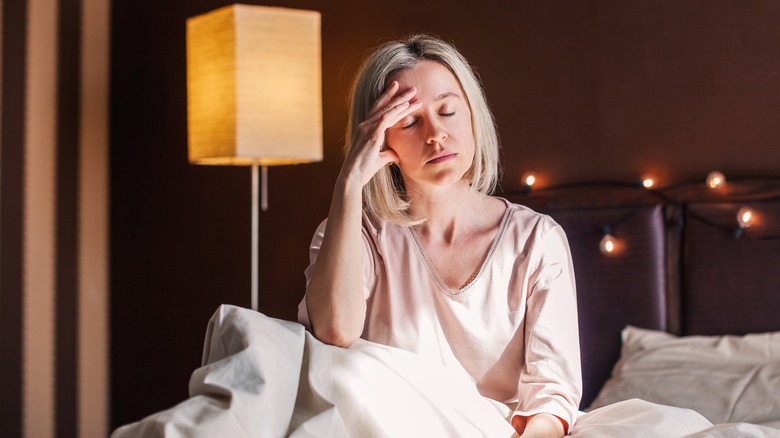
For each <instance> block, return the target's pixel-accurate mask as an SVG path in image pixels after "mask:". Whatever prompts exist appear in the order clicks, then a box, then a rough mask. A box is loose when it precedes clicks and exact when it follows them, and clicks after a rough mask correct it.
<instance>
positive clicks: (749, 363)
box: [587, 326, 780, 427]
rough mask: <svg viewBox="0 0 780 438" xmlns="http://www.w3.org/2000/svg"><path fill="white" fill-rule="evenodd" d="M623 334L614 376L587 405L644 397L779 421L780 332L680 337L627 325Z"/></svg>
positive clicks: (731, 417) (733, 416) (707, 413)
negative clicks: (591, 402)
mask: <svg viewBox="0 0 780 438" xmlns="http://www.w3.org/2000/svg"><path fill="white" fill-rule="evenodd" d="M622 339H623V347H622V350H621V353H620V360H618V362H617V363H616V364H615V367H614V369H613V370H612V377H610V378H609V380H607V382H606V383H605V384H604V387H603V388H602V389H601V391H600V392H599V394H598V396H597V397H596V399H595V400H594V401H593V404H592V405H591V406H590V407H589V408H588V409H587V410H588V411H590V410H593V409H596V408H599V407H602V406H606V405H609V404H612V403H615V402H618V401H621V400H628V399H631V398H640V399H643V400H647V401H649V402H653V403H659V404H664V405H670V406H677V407H681V408H688V409H693V410H695V411H697V412H698V413H700V414H702V415H703V416H704V417H706V418H707V419H708V420H710V421H711V422H712V423H714V424H718V423H736V422H747V423H756V424H766V425H770V424H771V425H776V424H778V423H777V422H780V332H772V333H761V334H749V335H746V336H685V337H677V336H674V335H670V334H668V333H665V332H659V331H655V330H646V329H640V328H637V327H632V326H628V327H626V328H625V329H623V332H622ZM775 427H776V426H775Z"/></svg>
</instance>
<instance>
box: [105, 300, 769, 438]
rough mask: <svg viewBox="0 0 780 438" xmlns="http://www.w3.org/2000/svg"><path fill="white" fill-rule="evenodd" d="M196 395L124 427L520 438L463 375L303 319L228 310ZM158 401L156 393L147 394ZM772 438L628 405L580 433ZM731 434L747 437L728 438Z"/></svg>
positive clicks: (591, 421)
mask: <svg viewBox="0 0 780 438" xmlns="http://www.w3.org/2000/svg"><path fill="white" fill-rule="evenodd" d="M189 391H190V398H189V399H187V400H185V401H183V402H181V403H179V404H178V405H176V406H174V407H172V408H170V409H167V410H165V411H161V412H158V413H155V414H152V415H150V416H148V417H146V418H144V419H142V420H141V421H139V422H136V423H132V424H128V425H125V426H122V427H120V428H119V429H117V430H116V431H114V433H113V434H112V438H128V437H162V436H165V437H235V438H240V437H283V436H290V437H293V438H306V437H329V438H330V437H349V436H352V437H360V438H364V437H368V438H370V437H414V436H425V437H450V438H451V437H480V436H484V437H507V438H508V437H511V436H517V434H516V433H514V431H513V430H512V427H511V426H510V425H509V422H508V420H507V419H508V416H509V415H511V413H512V409H511V408H510V407H508V406H506V405H504V404H503V403H499V402H496V401H493V400H490V399H488V398H485V397H483V396H482V395H480V394H479V392H477V390H476V387H475V384H474V382H473V380H472V379H471V377H470V376H468V374H467V373H466V372H465V371H463V370H462V369H453V368H446V367H443V366H441V365H438V364H431V363H428V362H426V361H424V360H423V359H422V358H421V357H420V356H418V355H416V354H414V353H411V352H408V351H404V350H400V349H397V348H393V347H388V346H385V345H380V344H375V343H372V342H368V341H364V340H358V342H356V343H355V345H353V346H352V347H350V348H347V349H344V348H339V347H334V346H331V345H326V344H323V343H321V342H320V341H318V340H317V339H315V338H314V337H313V336H312V335H311V334H310V333H308V332H306V331H305V330H304V328H303V326H301V325H300V324H298V323H293V322H289V321H282V320H278V319H274V318H269V317H266V316H264V315H262V314H260V313H257V312H254V311H251V310H247V309H242V308H239V307H235V306H227V305H225V306H221V307H220V308H219V309H218V310H217V312H216V313H215V314H214V316H213V317H212V319H211V321H210V322H209V325H208V329H207V333H206V341H205V345H204V353H203V366H202V367H201V368H199V369H197V370H195V372H193V374H192V377H191V378H190V387H189ZM153 396H154V395H153V394H151V395H150V397H153ZM708 431H711V432H712V433H715V434H717V435H713V436H755V437H772V436H776V435H772V433H773V431H774V429H769V428H761V427H758V426H753V425H748V424H736V425H719V426H716V427H715V428H713V427H712V424H711V423H710V422H708V421H707V420H706V419H705V418H704V417H702V416H701V415H699V414H697V413H696V412H694V411H691V410H687V409H680V408H672V407H668V406H661V405H657V404H653V403H649V402H644V401H641V400H629V401H626V402H621V403H616V404H614V405H610V406H606V407H604V408H601V409H597V410H595V411H593V412H590V413H588V414H583V415H582V416H581V417H580V418H579V419H578V421H577V423H576V424H575V425H574V427H573V428H572V436H574V437H580V438H587V437H599V438H603V437H621V438H625V437H664V438H670V437H683V436H686V435H690V436H695V437H697V438H698V437H705V436H709V435H707V433H708ZM730 432H740V433H747V435H739V434H737V435H728V433H730Z"/></svg>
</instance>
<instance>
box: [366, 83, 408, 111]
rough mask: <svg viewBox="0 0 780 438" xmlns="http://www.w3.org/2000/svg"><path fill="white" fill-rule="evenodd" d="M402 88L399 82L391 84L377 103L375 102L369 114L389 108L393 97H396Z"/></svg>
mask: <svg viewBox="0 0 780 438" xmlns="http://www.w3.org/2000/svg"><path fill="white" fill-rule="evenodd" d="M400 86H401V85H400V84H399V83H398V81H393V82H391V83H390V85H388V87H387V88H386V89H385V91H384V92H383V93H382V94H380V95H379V97H378V98H377V99H376V102H374V105H372V106H371V109H370V110H369V111H368V113H369V114H374V113H376V112H377V111H379V110H380V109H382V108H384V107H385V106H387V104H388V103H389V102H390V100H391V99H392V98H393V96H395V94H396V93H397V92H398V88H400Z"/></svg>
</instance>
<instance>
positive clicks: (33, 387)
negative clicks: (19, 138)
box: [22, 0, 57, 438]
mask: <svg viewBox="0 0 780 438" xmlns="http://www.w3.org/2000/svg"><path fill="white" fill-rule="evenodd" d="M28 8H29V10H28V24H27V28H28V32H27V37H28V44H27V94H26V99H27V105H26V111H25V128H26V129H25V151H26V154H25V160H24V162H25V166H24V180H25V184H24V187H25V196H24V248H25V251H24V265H23V269H24V274H23V278H24V283H23V287H24V306H23V326H22V327H23V328H22V334H23V341H22V342H23V346H24V349H23V356H24V361H23V363H24V388H23V400H24V406H23V409H22V412H23V415H24V421H23V424H24V435H25V436H27V437H41V438H48V437H52V436H53V433H54V424H53V419H54V305H53V304H54V298H55V297H54V269H55V266H54V238H55V218H54V176H55V162H56V143H55V142H56V123H55V121H56V102H57V96H56V94H57V83H56V80H57V78H56V73H57V72H56V70H55V69H54V68H53V66H54V65H56V63H54V62H53V61H54V60H56V59H57V50H56V41H57V33H56V32H57V3H56V0H30V1H29V2H28Z"/></svg>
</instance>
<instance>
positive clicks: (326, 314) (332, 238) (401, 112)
mask: <svg viewBox="0 0 780 438" xmlns="http://www.w3.org/2000/svg"><path fill="white" fill-rule="evenodd" d="M398 88H399V86H398V83H397V82H393V83H392V84H391V85H390V86H389V87H388V88H387V90H385V92H384V93H383V94H382V95H381V96H380V97H379V99H377V102H376V103H375V104H374V106H373V107H372V108H371V111H370V112H369V114H368V117H367V118H366V120H365V121H363V122H362V123H361V124H360V125H358V128H359V129H358V134H357V135H356V136H355V139H353V144H352V145H351V148H350V150H349V153H348V154H347V158H346V160H345V161H344V165H343V166H342V168H341V172H340V173H339V176H338V178H337V180H336V184H335V187H334V190H333V198H332V200H331V204H330V211H329V213H328V223H327V226H326V228H325V234H324V236H323V239H322V245H321V247H320V251H319V253H318V255H317V260H316V262H315V263H314V266H312V271H311V276H310V277H309V282H308V286H307V288H306V307H307V309H308V313H309V322H310V324H311V329H312V333H314V336H315V337H316V338H317V339H319V340H320V341H322V342H325V343H327V344H332V345H338V346H341V347H348V346H350V345H352V343H353V342H355V340H356V339H357V338H358V337H360V334H361V333H362V332H363V324H364V322H365V317H366V301H365V297H364V296H363V260H362V257H361V254H362V252H363V251H362V245H363V243H362V236H361V226H362V211H363V198H362V193H363V186H364V185H365V184H366V183H368V181H369V180H370V179H371V178H372V177H373V176H374V174H376V172H378V171H379V169H381V168H382V167H384V166H386V165H388V164H390V163H393V162H395V161H397V159H398V157H397V155H396V154H395V152H394V151H393V150H392V149H389V148H388V149H384V150H382V147H383V145H384V141H385V130H387V128H389V127H391V126H393V125H395V124H396V123H397V122H398V121H400V120H401V119H403V118H404V117H406V116H407V115H408V114H409V113H410V112H412V111H414V110H416V109H417V108H419V106H420V101H419V100H418V99H415V98H414V95H415V93H416V90H415V89H408V90H404V91H403V92H401V93H399V92H398Z"/></svg>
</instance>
